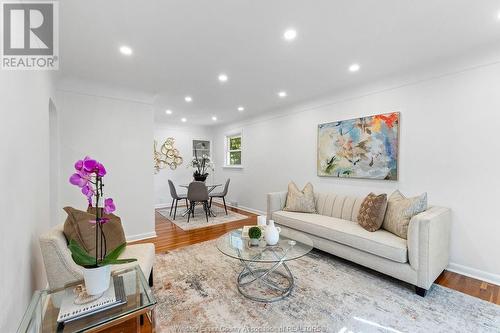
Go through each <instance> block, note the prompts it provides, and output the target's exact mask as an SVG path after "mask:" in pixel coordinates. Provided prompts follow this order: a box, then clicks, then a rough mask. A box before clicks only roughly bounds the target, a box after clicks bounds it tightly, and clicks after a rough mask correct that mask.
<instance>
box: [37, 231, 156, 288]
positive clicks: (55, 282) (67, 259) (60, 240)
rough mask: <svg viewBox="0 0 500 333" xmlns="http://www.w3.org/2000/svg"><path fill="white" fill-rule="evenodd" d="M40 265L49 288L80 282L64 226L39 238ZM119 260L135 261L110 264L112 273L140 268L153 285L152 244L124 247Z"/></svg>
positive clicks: (79, 268) (79, 274)
mask: <svg viewBox="0 0 500 333" xmlns="http://www.w3.org/2000/svg"><path fill="white" fill-rule="evenodd" d="M39 242H40V248H41V250H42V257H43V262H44V264H45V271H46V273H47V280H48V283H49V288H50V289H56V288H61V287H64V286H65V285H66V284H68V283H70V282H74V281H79V280H82V279H83V275H82V268H81V267H80V266H78V265H77V264H75V262H74V261H73V259H72V258H71V252H70V251H69V249H68V243H67V241H66V237H65V236H64V233H63V225H62V224H60V225H57V226H55V227H54V228H52V229H50V230H49V231H48V232H46V233H44V234H42V235H41V236H40V238H39ZM120 258H135V259H137V261H134V262H131V263H128V264H123V265H111V271H115V270H119V269H120V270H121V269H126V268H129V267H133V266H135V265H139V266H140V267H141V270H142V272H143V273H144V276H145V277H146V278H148V277H149V284H150V285H151V286H152V284H153V264H154V259H155V246H154V244H134V245H127V247H126V248H125V250H124V251H123V253H122V254H121V255H120Z"/></svg>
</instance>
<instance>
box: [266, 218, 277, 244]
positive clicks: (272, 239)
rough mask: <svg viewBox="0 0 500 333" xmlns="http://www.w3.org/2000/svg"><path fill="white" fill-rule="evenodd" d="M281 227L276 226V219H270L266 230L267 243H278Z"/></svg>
mask: <svg viewBox="0 0 500 333" xmlns="http://www.w3.org/2000/svg"><path fill="white" fill-rule="evenodd" d="M280 232H281V228H280V227H275V226H274V221H273V220H269V221H268V222H267V227H266V231H265V232H264V239H265V240H266V243H267V245H276V244H278V241H279V240H280Z"/></svg>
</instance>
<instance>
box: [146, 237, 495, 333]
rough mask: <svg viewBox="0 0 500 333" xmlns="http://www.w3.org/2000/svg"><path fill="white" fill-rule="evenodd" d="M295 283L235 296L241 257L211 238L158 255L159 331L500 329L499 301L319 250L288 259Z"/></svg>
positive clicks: (156, 266)
mask: <svg viewBox="0 0 500 333" xmlns="http://www.w3.org/2000/svg"><path fill="white" fill-rule="evenodd" d="M289 267H290V269H291V270H292V272H293V273H294V276H295V289H294V291H293V293H292V294H291V295H290V296H289V297H288V298H287V299H285V300H282V301H279V302H275V303H267V304H265V303H258V302H253V301H250V300H248V299H246V298H244V297H243V296H242V295H240V294H239V292H238V290H237V288H236V277H237V275H238V273H239V272H240V271H241V267H240V263H239V262H238V261H237V260H235V259H231V258H229V257H226V256H225V255H223V254H222V253H220V252H219V251H218V250H217V248H216V246H215V241H208V242H205V243H200V244H196V245H193V246H189V247H186V248H182V249H179V250H175V251H173V252H170V253H167V254H160V255H157V256H156V264H155V268H154V269H155V275H154V278H155V281H154V283H155V287H154V293H155V295H156V297H157V300H158V305H157V307H156V311H155V314H156V320H157V322H156V325H157V332H336V333H349V332H352V333H358V332H364V333H367V332H391V333H398V332H426V333H429V332H500V306H497V305H495V304H492V303H489V302H486V301H482V300H480V299H477V298H474V297H471V296H468V295H465V294H462V293H460V292H457V291H454V290H451V289H448V288H444V287H441V286H439V285H434V286H433V287H432V288H431V290H430V291H429V293H428V294H427V296H426V297H425V298H422V297H419V296H417V295H415V292H414V290H413V288H412V287H411V286H409V285H408V284H405V283H403V282H400V281H397V280H395V279H392V278H390V277H387V276H385V275H382V274H378V273H376V272H373V271H370V270H367V269H364V268H362V267H359V266H357V265H355V264H351V263H349V262H347V261H344V260H342V259H338V258H336V257H334V256H331V255H328V254H326V253H324V252H320V251H316V250H315V251H313V252H311V253H310V254H308V255H307V256H304V257H302V258H300V259H297V260H294V261H292V262H290V263H289Z"/></svg>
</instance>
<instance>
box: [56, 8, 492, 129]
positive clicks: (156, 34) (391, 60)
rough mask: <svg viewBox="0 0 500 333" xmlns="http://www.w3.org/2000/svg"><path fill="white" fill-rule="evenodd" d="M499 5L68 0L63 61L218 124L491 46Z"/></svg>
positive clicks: (69, 68) (161, 117)
mask: <svg viewBox="0 0 500 333" xmlns="http://www.w3.org/2000/svg"><path fill="white" fill-rule="evenodd" d="M499 11H500V2H499V1H498V0H480V1H479V0H425V1H423V0H420V1H411V0H377V1H376V0H314V1H311V0H267V1H264V0H211V1H203V0H177V1H171V0H168V1H167V0H156V1H153V0H141V1H139V0H126V1H125V0H113V1H111V0H106V1H102V0H100V1H98V0H85V1H76V0H65V1H61V8H60V16H61V28H60V34H61V37H60V39H61V68H62V74H63V76H66V77H78V78H81V79H88V80H93V81H96V80H97V81H102V82H104V83H109V84H116V85H119V86H126V87H128V88H132V89H135V90H139V91H146V92H151V93H154V94H158V96H159V98H158V100H157V104H158V110H156V112H157V115H156V119H157V120H158V121H172V122H174V123H179V122H180V118H181V117H186V118H187V119H188V124H201V125H210V124H213V123H214V122H213V121H212V120H211V117H212V116H213V115H216V116H217V117H218V121H217V123H219V124H220V123H221V122H231V121H235V120H237V119H240V118H243V117H249V116H253V115H256V114H258V113H263V112H269V111H270V110H272V109H276V108H281V107H284V106H287V105H292V104H295V103H299V102H303V101H305V100H308V99H310V98H313V97H314V96H318V95H322V94H324V93H326V92H329V91H334V90H336V89H340V88H343V87H346V86H351V85H355V84H361V83H366V82H369V81H371V80H375V79H377V78H380V77H382V76H386V75H391V74H393V73H397V72H400V71H405V70H407V69H409V68H413V67H419V66H423V65H426V64H430V63H433V62H436V61H442V60H443V59H446V58H449V57H453V56H459V55H461V54H464V53H466V52H470V51H471V50H474V49H475V48H483V47H485V46H488V45H490V44H491V45H493V44H497V45H498V43H499V41H500V38H499V37H500V20H499V19H498V18H497V16H498V13H499ZM288 27H294V28H295V29H296V30H297V32H298V36H297V38H296V40H295V41H293V42H286V41H284V40H283V38H282V34H283V32H284V30H285V29H286V28H288ZM121 45H128V46H130V47H131V48H132V49H133V51H134V54H133V55H132V56H131V57H126V56H123V55H121V54H120V53H119V51H118V48H119V47H120V46H121ZM354 62H357V63H359V64H360V65H361V70H360V71H359V72H358V73H350V72H349V71H348V70H347V68H348V67H349V65H350V64H351V63H354ZM221 72H224V73H226V74H227V75H228V76H229V81H228V82H227V83H225V84H221V83H220V82H219V81H218V79H217V76H218V74H219V73H221ZM279 90H286V91H287V92H288V97H287V98H285V99H280V98H278V97H277V92H278V91H279ZM186 95H190V96H192V97H193V102H192V103H190V104H187V103H186V102H185V101H184V96H186ZM239 105H243V106H245V108H246V110H245V111H244V112H243V113H240V112H238V111H237V107H238V106H239ZM167 108H169V109H172V111H173V114H172V115H171V116H167V115H165V113H164V110H165V109H167Z"/></svg>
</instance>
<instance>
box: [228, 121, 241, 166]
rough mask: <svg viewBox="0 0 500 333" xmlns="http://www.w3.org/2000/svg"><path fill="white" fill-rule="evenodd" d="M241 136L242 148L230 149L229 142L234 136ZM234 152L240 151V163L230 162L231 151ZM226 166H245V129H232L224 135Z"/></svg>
mask: <svg viewBox="0 0 500 333" xmlns="http://www.w3.org/2000/svg"><path fill="white" fill-rule="evenodd" d="M238 137H239V138H240V142H241V143H240V149H230V147H229V142H230V140H231V139H233V138H238ZM232 152H240V156H241V157H240V160H241V163H240V164H230V156H231V155H230V153H232ZM224 168H234V169H242V168H243V131H241V130H239V131H232V132H229V133H226V134H225V136H224Z"/></svg>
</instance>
